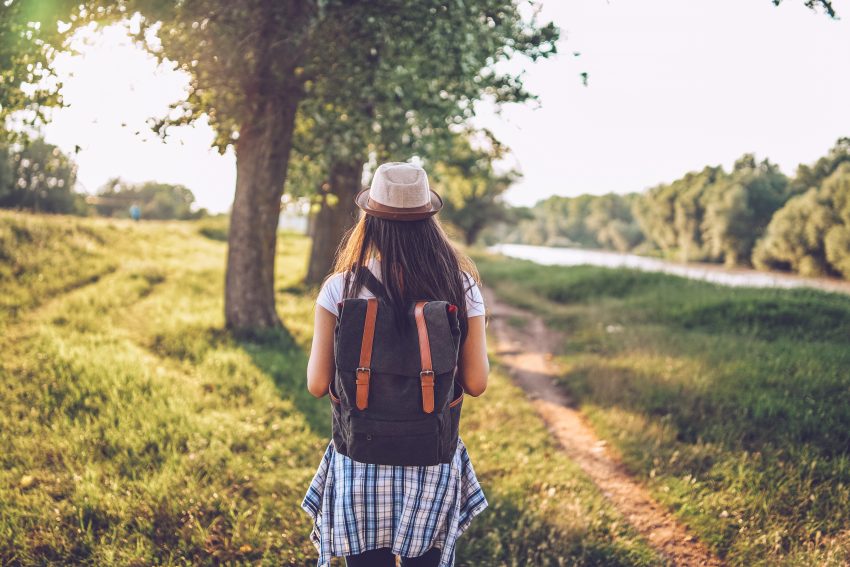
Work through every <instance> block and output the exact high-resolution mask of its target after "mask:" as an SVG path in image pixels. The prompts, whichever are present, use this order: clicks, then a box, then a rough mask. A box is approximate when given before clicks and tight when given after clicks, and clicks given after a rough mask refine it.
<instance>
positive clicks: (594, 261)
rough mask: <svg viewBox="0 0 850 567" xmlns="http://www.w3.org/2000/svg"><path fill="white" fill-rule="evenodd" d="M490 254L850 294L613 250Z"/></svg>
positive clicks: (500, 249) (781, 277) (847, 285)
mask: <svg viewBox="0 0 850 567" xmlns="http://www.w3.org/2000/svg"><path fill="white" fill-rule="evenodd" d="M488 250H490V251H491V252H497V253H499V254H504V255H505V256H510V257H512V258H519V259H522V260H531V261H532V262H535V263H538V264H543V265H550V266H578V265H591V266H603V267H608V268H632V269H637V270H642V271H646V272H662V273H665V274H672V275H676V276H681V277H684V278H690V279H696V280H703V281H707V282H712V283H717V284H721V285H727V286H732V287H737V286H744V287H778V288H799V287H809V288H814V289H819V290H822V291H829V292H835V293H846V294H850V281H845V280H840V279H837V278H826V277H824V278H807V277H803V276H798V275H796V274H791V273H787V272H775V271H769V272H765V271H760V270H754V269H752V268H745V267H736V268H726V267H724V266H722V265H720V264H709V263H707V262H674V261H671V260H663V259H660V258H650V257H648V256H638V255H637V254H627V253H622V252H614V251H611V250H588V249H584V248H560V247H554V246H531V245H528V244H496V245H494V246H490V247H489V248H488Z"/></svg>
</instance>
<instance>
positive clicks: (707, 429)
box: [476, 254, 850, 566]
mask: <svg viewBox="0 0 850 567" xmlns="http://www.w3.org/2000/svg"><path fill="white" fill-rule="evenodd" d="M476 259H477V261H478V265H479V268H480V269H481V271H482V274H483V277H484V280H485V283H488V284H489V285H491V286H492V287H493V288H494V289H495V290H496V291H497V292H498V293H499V295H500V297H502V298H503V299H505V300H507V301H510V302H512V303H514V304H516V305H518V306H521V307H524V308H527V309H530V310H533V311H535V312H537V313H539V314H540V315H542V316H544V317H545V318H546V320H547V322H548V324H549V325H551V327H552V328H555V329H559V330H562V331H564V332H565V334H566V335H565V336H566V343H565V344H564V345H563V350H562V352H561V353H559V355H560V361H561V362H562V363H563V365H564V368H565V374H564V375H563V376H562V378H561V381H562V383H563V385H564V386H565V387H566V388H567V389H568V391H569V392H570V394H571V396H572V397H573V399H574V400H575V401H576V403H577V404H578V405H579V406H580V408H581V410H582V411H583V412H584V413H585V415H587V416H588V417H589V418H590V420H591V422H592V423H593V425H594V427H595V428H596V430H597V432H599V433H600V435H602V436H603V437H604V438H605V439H607V440H608V441H610V442H611V443H612V444H613V446H614V447H616V449H617V450H618V451H619V452H620V454H621V455H622V456H623V458H624V461H625V463H626V464H627V466H628V468H629V469H630V470H631V471H632V472H634V473H635V474H636V475H637V476H638V477H639V478H641V479H642V480H643V481H645V482H646V483H647V485H648V486H650V487H651V489H652V491H653V494H654V495H655V496H656V497H657V498H658V499H659V500H660V501H661V502H663V503H665V504H666V505H668V506H669V507H670V508H671V509H672V510H674V511H675V512H676V514H677V515H678V516H679V517H680V518H681V519H682V520H683V521H684V522H685V523H686V524H688V525H689V526H690V527H692V528H693V529H694V530H695V531H696V532H697V533H698V534H699V536H700V537H701V538H702V539H703V540H705V541H706V542H707V543H708V544H709V545H710V546H711V547H712V548H713V549H714V550H715V551H716V552H717V553H718V554H719V555H721V556H722V557H725V558H726V559H727V560H728V561H729V563H731V564H733V565H747V566H749V565H846V564H848V563H850V297H848V296H843V295H835V294H827V293H823V292H816V291H808V290H794V291H789V290H770V289H761V290H759V289H739V288H726V287H721V286H716V285H713V284H708V283H705V282H697V281H690V280H685V279H682V278H677V277H674V276H668V275H662V274H652V273H645V272H638V271H631V270H623V269H619V270H611V269H606V268H597V267H589V266H580V267H573V268H564V267H549V266H539V265H535V264H533V263H531V262H527V261H521V260H510V259H506V258H503V257H495V256H489V255H485V254H481V255H480V256H478V257H477V258H476Z"/></svg>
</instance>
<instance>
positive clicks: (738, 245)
mask: <svg viewBox="0 0 850 567" xmlns="http://www.w3.org/2000/svg"><path fill="white" fill-rule="evenodd" d="M788 185H789V184H788V178H787V177H785V175H783V174H782V172H781V171H779V168H778V167H777V166H776V165H774V164H772V163H770V161H769V160H767V159H765V160H763V161H762V162H761V163H756V159H755V156H754V155H752V154H745V155H744V156H742V157H741V158H739V159H738V160H737V161H736V162H735V166H734V168H733V171H732V173H731V174H730V175H728V176H725V177H723V178H721V179H719V180H718V182H716V183H715V184H713V185H711V186H710V187H709V188H708V189H707V190H706V192H705V195H704V203H705V205H704V206H705V218H704V219H703V222H702V230H703V240H704V242H705V243H706V246H707V249H708V250H707V252H708V257H709V258H710V259H712V260H717V261H723V262H725V263H726V264H727V265H729V266H734V265H737V264H742V263H745V264H748V263H749V262H750V256H751V254H752V250H753V246H754V244H755V242H756V240H758V239H759V238H761V236H762V235H763V234H764V231H765V229H766V228H767V225H768V223H769V222H770V219H771V217H772V216H773V213H774V212H776V211H777V210H778V209H779V208H780V207H781V206H782V205H783V204H784V203H785V202H786V201H787V200H788V197H789V196H790V192H789V190H788Z"/></svg>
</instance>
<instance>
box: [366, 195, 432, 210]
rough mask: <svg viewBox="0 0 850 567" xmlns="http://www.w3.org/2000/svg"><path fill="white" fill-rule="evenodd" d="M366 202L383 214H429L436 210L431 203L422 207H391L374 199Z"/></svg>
mask: <svg viewBox="0 0 850 567" xmlns="http://www.w3.org/2000/svg"><path fill="white" fill-rule="evenodd" d="M366 202H367V204H368V205H369V208H371V209H374V210H376V211H380V212H383V213H427V212H430V211H432V210H434V209H433V207H432V206H431V203H430V202H429V203H425V204H424V205H422V206H421V207H391V206H389V205H383V204H381V203H379V202H377V201H375V200H374V199H372V197H369V198H368V199H367V201H366Z"/></svg>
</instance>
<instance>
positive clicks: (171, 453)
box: [0, 213, 829, 566]
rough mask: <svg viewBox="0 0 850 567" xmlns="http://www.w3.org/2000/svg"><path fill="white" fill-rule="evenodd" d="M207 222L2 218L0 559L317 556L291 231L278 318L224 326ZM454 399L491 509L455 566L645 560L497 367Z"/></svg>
mask: <svg viewBox="0 0 850 567" xmlns="http://www.w3.org/2000/svg"><path fill="white" fill-rule="evenodd" d="M217 222H218V221H212V222H211V221H200V222H197V223H189V222H186V223H179V222H171V223H157V222H143V223H138V224H134V223H131V222H125V221H112V220H105V219H76V218H70V217H37V216H29V215H20V214H12V213H0V330H1V331H2V335H0V337H2V338H0V351H1V352H2V353H3V356H2V359H0V431H2V446H0V449H1V450H2V454H1V455H0V460H2V465H3V466H2V468H0V563H2V564H4V565H6V564H23V565H35V564H38V565H44V564H63V565H64V564H81V565H86V564H88V565H151V564H161V565H186V564H199V565H212V564H221V563H232V564H263V565H314V564H315V551H314V549H313V547H312V544H311V543H310V541H309V539H308V534H309V531H310V524H309V516H307V514H306V513H304V512H303V511H302V510H301V509H300V507H299V504H300V502H301V499H302V497H303V495H304V492H305V490H306V488H307V485H308V483H309V480H310V478H311V477H312V475H313V473H314V472H315V470H316V467H317V466H318V463H319V459H320V457H321V454H322V452H323V450H324V448H325V446H326V445H327V442H328V439H329V435H330V431H329V428H330V414H329V408H328V401H327V400H326V399H322V400H315V399H313V398H312V397H311V396H310V395H309V394H308V393H307V391H306V387H305V378H304V370H305V366H306V354H305V349H306V348H307V346H308V345H309V341H310V338H311V332H312V329H311V325H312V310H313V297H314V294H315V291H316V290H315V289H307V288H304V287H302V285H301V283H300V282H301V279H302V277H303V274H304V268H305V265H306V256H305V254H306V252H307V248H308V245H309V242H308V240H307V239H306V238H304V237H301V236H297V235H293V234H281V235H280V240H279V255H278V266H277V274H278V280H277V290H278V309H279V312H280V315H281V318H282V320H283V321H284V323H285V326H286V329H285V330H280V331H275V332H269V333H266V334H264V335H260V336H255V337H253V338H252V339H250V340H249V339H239V338H237V337H234V336H232V335H230V334H229V333H227V332H225V331H224V330H223V317H222V311H223V307H222V285H223V279H224V260H225V243H224V242H223V240H222V239H223V234H224V226H223V225H221V224H220V223H219V224H216V223H217ZM464 406H465V407H464V410H463V411H464V418H463V425H462V426H461V432H462V433H461V434H462V436H463V438H464V441H465V442H466V444H467V445H468V446H469V449H470V453H471V455H472V458H473V465H474V466H475V469H476V471H477V473H478V475H479V477H480V479H481V482H482V485H483V486H484V490H485V493H486V495H487V498H488V501H489V503H490V507H489V508H488V509H487V510H486V511H484V512H483V513H482V514H481V515H480V516H479V517H478V518H476V520H475V521H474V522H473V524H472V527H471V528H470V530H469V531H468V532H467V533H466V534H465V535H464V536H463V538H462V539H461V545H460V547H459V550H458V563H457V564H458V565H482V566H498V565H511V566H520V565H544V566H549V565H551V566H556V565H657V564H659V563H660V561H659V560H658V558H657V557H655V556H654V555H653V553H652V551H651V550H650V549H649V548H648V547H647V545H646V543H645V542H643V541H642V540H641V539H640V538H638V537H637V536H636V535H635V534H634V533H633V532H632V531H631V530H630V528H629V527H628V526H627V525H626V524H625V522H624V521H623V519H622V518H620V517H619V516H618V514H617V513H616V512H615V511H614V510H612V509H611V508H610V507H609V506H608V504H607V503H606V501H605V500H604V499H603V498H602V496H601V495H600V494H599V493H598V491H597V490H596V489H595V487H594V486H593V485H592V484H591V483H590V482H589V481H588V479H586V478H585V477H584V476H583V474H582V473H581V472H580V471H579V470H578V469H577V467H576V466H575V465H574V464H573V463H571V462H570V461H568V460H567V459H566V458H565V457H563V455H561V454H560V453H559V452H558V451H557V448H556V445H555V443H554V442H553V441H551V439H550V438H549V435H548V433H547V432H546V430H545V428H544V427H543V425H542V424H541V422H540V421H539V420H538V418H537V417H536V415H535V414H534V412H533V410H532V409H531V407H530V406H529V404H528V403H527V402H525V400H524V398H523V397H522V395H521V393H520V392H519V390H517V388H516V387H515V386H513V385H512V384H511V383H510V382H509V381H508V379H507V378H505V376H504V375H503V373H502V372H501V371H500V370H499V369H498V365H497V364H496V370H495V371H494V373H493V375H492V378H491V385H490V387H489V388H488V391H487V392H486V393H485V395H484V396H483V397H481V398H477V399H475V398H467V400H466V402H465V403H464ZM518 432H521V434H517V433H518ZM819 466H821V467H823V466H825V465H823V464H822V462H821V464H820V465H819ZM812 470H820V469H816V468H815V469H812ZM824 533H825V534H828V533H829V532H824ZM335 564H336V565H342V564H343V563H342V561H335Z"/></svg>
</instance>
